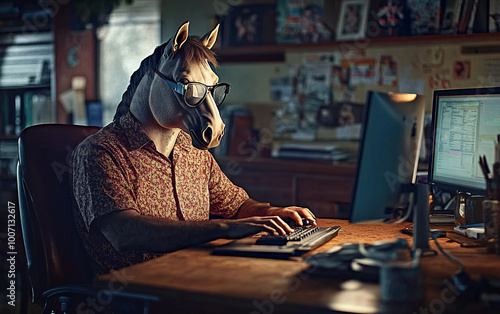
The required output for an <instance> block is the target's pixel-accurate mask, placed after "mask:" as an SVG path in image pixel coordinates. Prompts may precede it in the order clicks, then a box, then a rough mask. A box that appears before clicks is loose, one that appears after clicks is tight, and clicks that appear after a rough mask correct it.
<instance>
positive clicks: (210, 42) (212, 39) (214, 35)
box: [201, 24, 219, 49]
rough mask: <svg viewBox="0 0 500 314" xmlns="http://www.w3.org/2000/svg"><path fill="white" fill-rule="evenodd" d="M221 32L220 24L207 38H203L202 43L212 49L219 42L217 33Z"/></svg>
mask: <svg viewBox="0 0 500 314" xmlns="http://www.w3.org/2000/svg"><path fill="white" fill-rule="evenodd" d="M218 32H219V24H217V25H216V26H215V27H214V29H213V30H211V31H210V32H208V33H207V34H206V35H205V36H203V37H202V38H201V42H202V43H203V44H204V45H205V46H206V47H207V48H208V49H212V47H213V46H214V44H215V41H216V40H217V33H218Z"/></svg>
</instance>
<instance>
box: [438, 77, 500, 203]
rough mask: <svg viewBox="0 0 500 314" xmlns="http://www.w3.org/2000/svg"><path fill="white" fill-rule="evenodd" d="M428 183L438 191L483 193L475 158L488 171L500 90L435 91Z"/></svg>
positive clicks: (498, 130)
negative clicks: (482, 160) (483, 158)
mask: <svg viewBox="0 0 500 314" xmlns="http://www.w3.org/2000/svg"><path fill="white" fill-rule="evenodd" d="M432 119H433V123H432V125H433V132H432V133H433V136H432V145H431V157H430V164H429V182H430V183H431V184H433V185H436V186H438V187H440V188H441V189H444V190H448V191H450V192H455V191H457V190H459V191H461V192H469V193H474V194H483V195H485V193H486V183H485V182H486V181H485V178H484V174H483V171H482V170H481V167H480V166H479V156H486V159H487V161H488V164H489V167H490V169H491V168H492V165H493V162H494V160H493V159H494V155H495V154H494V149H495V143H497V141H498V134H500V87H494V88H493V87H491V88H467V89H448V90H436V91H434V97H433V113H432Z"/></svg>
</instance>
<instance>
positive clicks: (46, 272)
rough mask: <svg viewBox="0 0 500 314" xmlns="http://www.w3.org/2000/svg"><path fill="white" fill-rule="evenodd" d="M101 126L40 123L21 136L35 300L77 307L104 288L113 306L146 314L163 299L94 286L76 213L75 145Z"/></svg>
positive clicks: (20, 176) (20, 173) (58, 307)
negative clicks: (76, 220)
mask: <svg viewBox="0 0 500 314" xmlns="http://www.w3.org/2000/svg"><path fill="white" fill-rule="evenodd" d="M98 130H99V128H97V127H87V126H76V125H63V124H42V125H36V126H31V127H28V128H26V129H24V130H23V132H21V135H20V137H19V147H18V149H19V163H18V166H17V185H18V195H19V215H20V220H21V229H22V234H23V239H24V245H25V251H26V259H27V264H28V265H27V266H28V276H29V280H30V284H31V290H32V301H33V302H34V303H36V304H39V305H40V306H42V307H44V311H43V313H44V314H45V313H52V311H54V312H55V313H67V311H68V313H69V312H74V310H75V309H76V307H77V306H78V305H81V303H80V304H76V303H78V302H81V300H85V299H86V298H88V297H96V296H97V295H98V294H99V293H101V294H102V293H103V291H105V293H106V296H107V297H109V296H112V301H113V303H114V304H115V305H121V306H123V307H125V308H128V309H129V310H130V311H134V312H141V311H142V312H143V313H148V311H149V302H151V301H158V300H159V299H158V298H157V297H154V296H151V295H146V294H136V293H126V292H119V291H111V290H104V289H102V288H98V287H95V286H92V285H91V280H92V272H91V270H90V266H89V265H90V257H89V256H88V255H87V252H86V251H85V248H84V246H83V243H82V241H81V239H80V236H79V234H78V232H77V229H76V224H75V221H74V217H73V207H72V206H74V201H73V193H72V175H71V172H72V171H71V164H70V162H71V153H72V151H73V149H74V148H75V147H76V146H77V145H78V144H79V143H80V142H81V141H82V140H83V139H85V138H86V137H87V136H89V135H91V134H93V133H95V132H97V131H98ZM77 300H78V301H77ZM75 301H76V302H75ZM137 307H140V310H139V311H137ZM132 309H133V310H132ZM59 311H60V312H59Z"/></svg>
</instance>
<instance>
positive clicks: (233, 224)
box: [221, 216, 293, 239]
mask: <svg viewBox="0 0 500 314" xmlns="http://www.w3.org/2000/svg"><path fill="white" fill-rule="evenodd" d="M221 222H223V223H224V224H225V227H226V231H227V232H226V233H227V235H226V237H227V238H229V239H239V238H243V237H246V236H248V235H251V234H255V233H259V232H268V233H269V234H272V235H285V234H287V233H290V232H292V231H293V230H292V228H290V226H289V225H288V224H287V223H285V222H284V221H283V219H281V218H280V217H279V216H262V217H260V216H257V217H249V218H243V219H234V220H233V219H228V220H221Z"/></svg>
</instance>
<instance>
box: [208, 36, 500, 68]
mask: <svg viewBox="0 0 500 314" xmlns="http://www.w3.org/2000/svg"><path fill="white" fill-rule="evenodd" d="M495 41H500V33H476V34H452V35H426V36H405V37H381V38H365V39H362V40H352V41H333V42H322V43H310V44H283V45H265V46H246V47H227V48H222V49H218V50H216V54H217V56H218V57H219V60H220V61H221V62H222V63H231V62H240V63H243V62H283V61H285V53H286V52H300V51H322V50H323V51H324V50H343V49H364V48H368V47H370V48H373V47H383V46H395V45H398V46H400V45H404V46H406V45H444V44H463V45H470V44H477V43H487V44H489V45H491V42H495Z"/></svg>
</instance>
